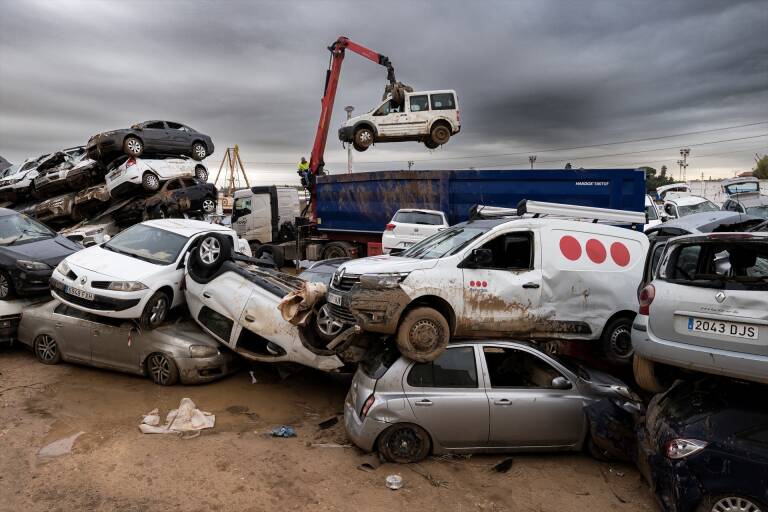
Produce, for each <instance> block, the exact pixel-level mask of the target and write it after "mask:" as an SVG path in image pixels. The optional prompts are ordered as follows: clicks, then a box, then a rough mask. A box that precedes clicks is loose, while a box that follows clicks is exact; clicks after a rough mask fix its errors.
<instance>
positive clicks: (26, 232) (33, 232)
mask: <svg viewBox="0 0 768 512" xmlns="http://www.w3.org/2000/svg"><path fill="white" fill-rule="evenodd" d="M24 235H49V236H50V235H51V234H50V233H46V232H45V231H36V230H31V229H22V230H21V234H19V236H17V237H16V238H14V239H13V240H11V241H10V242H8V244H7V245H13V244H15V243H16V242H18V241H19V240H20V239H21V237H23V236H24Z"/></svg>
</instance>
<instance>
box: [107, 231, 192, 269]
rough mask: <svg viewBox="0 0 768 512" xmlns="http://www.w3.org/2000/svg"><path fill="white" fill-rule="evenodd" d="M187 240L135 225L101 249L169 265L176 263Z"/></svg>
mask: <svg viewBox="0 0 768 512" xmlns="http://www.w3.org/2000/svg"><path fill="white" fill-rule="evenodd" d="M187 240H188V238H187V237H185V236H181V235H177V234H176V233H171V232H170V231H166V230H164V229H158V228H155V227H152V226H146V225H143V224H137V225H136V226H133V227H132V228H129V229H126V230H125V231H123V232H122V233H120V234H119V235H116V236H115V238H113V239H112V240H110V241H109V242H107V243H106V244H104V245H103V246H102V247H104V248H105V249H107V250H109V251H112V252H116V253H119V254H125V255H126V256H131V257H133V258H138V259H140V260H144V261H148V262H150V263H155V264H157V265H169V264H171V263H173V262H174V261H176V258H177V257H178V256H179V253H181V250H182V249H183V248H184V245H185V244H186V243H187Z"/></svg>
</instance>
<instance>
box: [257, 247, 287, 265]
mask: <svg viewBox="0 0 768 512" xmlns="http://www.w3.org/2000/svg"><path fill="white" fill-rule="evenodd" d="M265 254H269V255H270V256H271V257H272V261H274V262H275V267H277V268H283V267H284V266H285V257H284V256H283V253H282V252H280V251H276V250H275V248H274V247H272V246H270V245H261V246H259V248H258V249H256V253H255V254H254V255H253V256H254V258H256V259H259V258H261V257H262V256H264V255H265Z"/></svg>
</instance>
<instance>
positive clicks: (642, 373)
mask: <svg viewBox="0 0 768 512" xmlns="http://www.w3.org/2000/svg"><path fill="white" fill-rule="evenodd" d="M660 370H661V368H660V366H659V365H658V364H657V363H655V362H654V361H651V360H650V359H646V358H645V357H643V356H641V355H639V354H635V355H634V357H633V359H632V373H633V374H634V376H635V382H637V385H638V386H640V387H641V388H643V389H644V390H646V391H650V392H651V393H662V392H664V391H666V389H667V388H668V387H669V384H668V382H667V379H665V378H663V377H662V376H661V375H660V373H661V372H660Z"/></svg>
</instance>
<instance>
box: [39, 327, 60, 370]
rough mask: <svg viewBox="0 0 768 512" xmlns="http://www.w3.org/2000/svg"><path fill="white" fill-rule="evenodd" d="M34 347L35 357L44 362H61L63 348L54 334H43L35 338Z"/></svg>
mask: <svg viewBox="0 0 768 512" xmlns="http://www.w3.org/2000/svg"><path fill="white" fill-rule="evenodd" d="M32 348H33V350H34V352H35V358H36V359H37V360H38V361H40V362H41V363H43V364H59V363H60V362H61V350H59V344H58V343H56V340H55V339H54V338H53V336H49V335H47V334H41V335H39V336H38V337H37V338H35V341H34V343H33V344H32Z"/></svg>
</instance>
